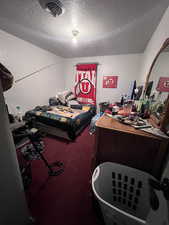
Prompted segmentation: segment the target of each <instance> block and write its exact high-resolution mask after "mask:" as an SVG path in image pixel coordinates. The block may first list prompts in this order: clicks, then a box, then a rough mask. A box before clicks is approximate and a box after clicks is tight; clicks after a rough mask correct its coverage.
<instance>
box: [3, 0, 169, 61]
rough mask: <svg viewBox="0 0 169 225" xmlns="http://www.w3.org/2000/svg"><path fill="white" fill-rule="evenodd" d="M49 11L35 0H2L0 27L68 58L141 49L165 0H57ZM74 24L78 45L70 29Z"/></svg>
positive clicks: (126, 52) (164, 7) (161, 11)
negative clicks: (55, 12)
mask: <svg viewBox="0 0 169 225" xmlns="http://www.w3.org/2000/svg"><path fill="white" fill-rule="evenodd" d="M61 1H62V3H63V5H64V7H65V9H66V12H65V13H64V14H63V15H62V16H60V17H56V18H54V17H52V16H51V15H50V14H48V12H46V11H44V10H43V9H42V8H41V7H40V5H39V2H38V0H1V1H0V29H3V30H5V31H7V32H8V33H11V34H13V35H15V36H17V37H20V38H22V39H24V40H26V41H29V42H31V43H33V44H35V45H37V46H39V47H41V48H43V49H46V50H49V51H51V52H53V53H54V54H56V55H59V56H62V57H65V58H71V57H85V56H99V55H113V54H129V53H142V52H143V51H144V49H145V47H146V45H147V43H148V41H149V39H150V38H151V36H152V34H153V32H154V30H155V29H156V27H157V25H158V23H159V21H160V19H161V17H162V15H163V14H164V12H165V10H166V8H167V6H168V5H169V1H168V0H160V1H159V0H141V1H138V0H102V1H101V0H61ZM73 29H78V30H79V32H80V34H79V36H78V43H77V45H75V44H73V42H72V30H73Z"/></svg>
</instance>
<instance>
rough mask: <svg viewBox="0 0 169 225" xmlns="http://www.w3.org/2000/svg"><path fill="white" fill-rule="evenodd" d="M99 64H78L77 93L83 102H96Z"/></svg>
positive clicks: (78, 98)
mask: <svg viewBox="0 0 169 225" xmlns="http://www.w3.org/2000/svg"><path fill="white" fill-rule="evenodd" d="M96 74H97V64H81V65H80V64H79V65H77V66H76V78H75V95H76V97H77V100H78V101H79V102H80V103H82V104H93V105H95V104H96Z"/></svg>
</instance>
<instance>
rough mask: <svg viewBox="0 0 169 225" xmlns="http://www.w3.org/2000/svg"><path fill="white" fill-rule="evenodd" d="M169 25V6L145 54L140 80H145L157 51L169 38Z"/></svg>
mask: <svg viewBox="0 0 169 225" xmlns="http://www.w3.org/2000/svg"><path fill="white" fill-rule="evenodd" d="M168 27H169V8H167V10H166V12H165V14H164V16H163V17H162V19H161V21H160V23H159V25H158V27H157V29H156V30H155V32H154V34H153V36H152V38H151V39H150V41H149V43H148V45H147V48H146V50H145V52H144V54H143V61H142V66H141V76H140V82H145V79H146V76H147V74H148V72H149V69H150V66H151V64H152V62H153V60H154V58H155V56H156V54H157V52H158V51H159V50H160V48H161V46H162V44H163V42H164V41H165V40H166V39H167V38H169V29H168Z"/></svg>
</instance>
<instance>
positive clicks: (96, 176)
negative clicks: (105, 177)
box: [92, 167, 100, 182]
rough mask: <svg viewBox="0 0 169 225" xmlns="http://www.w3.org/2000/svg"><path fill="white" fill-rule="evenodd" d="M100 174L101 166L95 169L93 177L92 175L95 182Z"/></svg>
mask: <svg viewBox="0 0 169 225" xmlns="http://www.w3.org/2000/svg"><path fill="white" fill-rule="evenodd" d="M99 174H100V168H99V167H97V168H96V169H95V170H94V173H93V177H92V179H93V181H94V182H95V181H96V180H97V178H98V176H99Z"/></svg>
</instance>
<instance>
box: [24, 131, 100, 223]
mask: <svg viewBox="0 0 169 225" xmlns="http://www.w3.org/2000/svg"><path fill="white" fill-rule="evenodd" d="M44 142H45V152H44V155H45V156H46V158H47V159H48V161H49V162H50V163H51V162H53V161H55V160H60V161H62V162H63V163H64V165H65V171H64V173H63V174H61V175H59V176H57V177H50V178H49V179H48V174H47V169H46V167H45V166H44V164H43V162H42V161H39V160H36V161H33V164H32V174H33V182H32V184H31V187H30V189H29V192H28V194H27V196H28V203H29V207H30V211H31V213H32V216H33V217H34V218H35V219H36V224H37V225H100V224H101V222H100V220H99V219H98V217H97V216H96V211H95V210H94V207H93V202H92V195H91V184H90V166H91V157H92V152H93V150H94V136H90V135H89V132H88V128H86V129H85V130H84V131H83V132H82V134H81V135H80V136H79V137H78V138H77V139H76V140H75V142H72V143H71V142H67V141H63V140H59V139H57V138H51V137H46V138H45V139H44Z"/></svg>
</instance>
